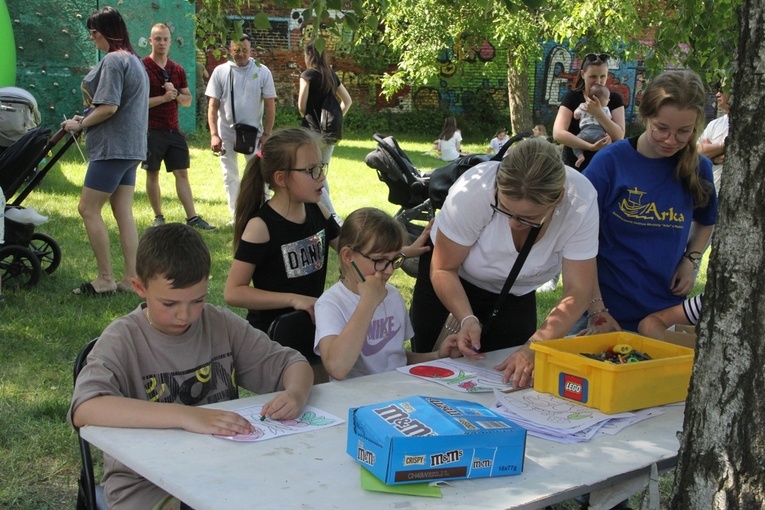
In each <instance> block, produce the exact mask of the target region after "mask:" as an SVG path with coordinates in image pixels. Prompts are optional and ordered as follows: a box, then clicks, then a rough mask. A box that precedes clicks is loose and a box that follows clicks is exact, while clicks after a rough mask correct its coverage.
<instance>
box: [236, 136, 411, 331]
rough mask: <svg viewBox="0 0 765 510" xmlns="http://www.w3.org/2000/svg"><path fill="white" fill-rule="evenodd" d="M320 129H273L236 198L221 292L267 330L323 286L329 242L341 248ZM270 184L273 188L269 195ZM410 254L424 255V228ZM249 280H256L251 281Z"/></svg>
mask: <svg viewBox="0 0 765 510" xmlns="http://www.w3.org/2000/svg"><path fill="white" fill-rule="evenodd" d="M322 143H323V142H322V139H321V134H319V133H315V132H313V131H310V130H308V129H305V128H288V129H282V130H278V131H274V132H273V133H271V136H270V137H268V138H267V139H266V141H265V142H264V143H263V144H262V145H261V150H260V152H259V153H257V154H256V155H255V157H254V158H253V159H252V160H250V161H249V162H248V163H247V167H246V168H245V171H244V176H243V177H242V183H241V186H240V188H239V196H238V197H237V200H236V209H235V218H234V253H235V254H234V261H233V262H232V264H231V269H230V271H229V274H228V279H227V280H226V285H225V287H224V290H223V297H224V299H225V300H226V303H228V304H229V305H231V306H240V307H243V308H247V309H248V310H249V312H248V313H247V320H248V321H249V322H250V324H252V325H253V326H254V327H256V328H258V329H260V330H262V331H268V327H269V325H270V324H271V322H273V320H274V319H276V318H277V317H278V316H279V315H282V314H285V313H287V312H291V311H294V310H306V311H307V312H308V313H310V314H311V318H313V317H314V304H315V303H316V299H317V298H318V297H319V296H320V295H321V293H322V292H323V291H324V283H325V280H326V277H327V256H328V254H329V248H330V246H331V247H332V248H335V249H337V237H338V235H339V233H340V226H339V224H338V221H337V217H336V216H335V215H333V214H332V213H330V212H329V210H328V209H327V208H326V207H324V205H323V204H321V203H320V200H321V197H322V194H323V193H324V182H325V179H326V176H327V165H325V164H324V163H322V162H321V147H322ZM266 185H268V188H269V189H270V190H271V192H272V195H271V197H270V198H269V197H268V195H267V193H266ZM421 237H422V238H421V240H420V241H419V242H418V243H416V244H417V247H406V248H405V251H406V253H407V254H408V255H411V256H417V255H420V254H421V252H423V251H424V250H425V249H426V248H422V245H424V242H425V238H426V237H425V235H423V236H421ZM250 282H252V285H250Z"/></svg>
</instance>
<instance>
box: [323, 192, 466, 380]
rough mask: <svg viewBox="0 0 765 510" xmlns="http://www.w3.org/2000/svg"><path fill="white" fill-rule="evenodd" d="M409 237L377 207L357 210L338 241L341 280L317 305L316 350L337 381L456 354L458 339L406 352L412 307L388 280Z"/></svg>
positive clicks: (346, 222) (410, 336) (410, 330)
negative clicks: (409, 308) (432, 348)
mask: <svg viewBox="0 0 765 510" xmlns="http://www.w3.org/2000/svg"><path fill="white" fill-rule="evenodd" d="M407 238H408V236H407V233H406V230H405V229H404V227H403V225H402V224H401V223H399V222H397V221H396V220H394V219H393V218H392V217H391V216H390V215H389V214H388V213H386V212H384V211H381V210H380V209H375V208H373V207H364V208H362V209H357V210H356V211H353V212H352V213H351V214H350V215H348V217H347V218H346V219H345V221H344V222H343V226H342V228H341V229H340V237H339V238H338V247H339V250H338V255H339V262H340V281H339V282H337V283H336V284H334V285H333V286H332V287H330V288H329V289H328V290H327V291H326V292H325V293H324V294H322V295H321V297H320V298H319V300H318V301H317V302H316V337H315V351H316V353H317V354H319V355H320V356H321V361H322V363H323V364H324V368H326V369H327V373H328V374H329V375H330V377H332V378H333V379H348V378H351V377H359V376H362V375H370V374H377V373H381V372H387V371H389V370H395V369H396V368H399V367H402V366H404V365H407V364H412V363H421V362H423V361H430V360H434V359H437V358H444V357H447V356H450V355H452V356H453V357H459V356H460V354H459V349H457V343H456V336H452V337H450V338H447V339H446V340H445V341H444V342H443V343H442V344H441V346H440V347H439V349H438V351H437V352H429V353H422V354H419V353H412V352H406V350H405V349H404V342H405V341H406V340H408V339H410V338H412V333H413V332H412V325H411V322H410V321H409V313H408V312H407V309H406V303H405V302H404V298H403V297H402V296H401V294H400V293H399V291H398V290H397V289H396V288H395V287H393V286H392V285H390V284H389V283H387V282H388V279H389V278H390V277H391V276H392V275H393V271H394V270H395V269H397V268H399V267H401V264H402V263H403V262H404V259H405V258H406V257H405V256H404V254H403V253H401V250H402V248H403V246H404V239H407Z"/></svg>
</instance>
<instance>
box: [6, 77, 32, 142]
mask: <svg viewBox="0 0 765 510" xmlns="http://www.w3.org/2000/svg"><path fill="white" fill-rule="evenodd" d="M39 123H40V111H39V110H38V109H37V101H36V100H35V98H34V96H33V95H32V94H30V93H29V92H27V91H26V90H24V89H20V88H18V87H3V88H0V147H10V146H11V145H13V144H14V143H15V142H16V141H17V140H18V139H19V138H21V137H22V136H24V135H25V134H26V133H27V132H28V131H29V130H30V129H32V128H34V127H36V126H37V125H38V124H39Z"/></svg>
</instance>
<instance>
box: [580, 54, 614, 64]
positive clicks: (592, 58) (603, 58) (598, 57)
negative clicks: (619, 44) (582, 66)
mask: <svg viewBox="0 0 765 510" xmlns="http://www.w3.org/2000/svg"><path fill="white" fill-rule="evenodd" d="M609 58H611V56H610V55H609V54H608V53H588V54H587V55H585V56H584V61H585V62H598V61H599V62H604V63H605V62H608V59H609Z"/></svg>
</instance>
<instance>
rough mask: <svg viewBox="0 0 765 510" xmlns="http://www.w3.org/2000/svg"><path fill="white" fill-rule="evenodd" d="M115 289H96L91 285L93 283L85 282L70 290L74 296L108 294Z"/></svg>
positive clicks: (112, 292)
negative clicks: (101, 290) (99, 290)
mask: <svg viewBox="0 0 765 510" xmlns="http://www.w3.org/2000/svg"><path fill="white" fill-rule="evenodd" d="M114 292H115V291H113V290H106V291H103V292H98V291H96V288H95V287H93V284H92V283H90V282H85V283H83V284H82V285H80V286H79V287H78V288H76V289H74V290H72V294H74V295H75V296H109V295H111V294H114Z"/></svg>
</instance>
